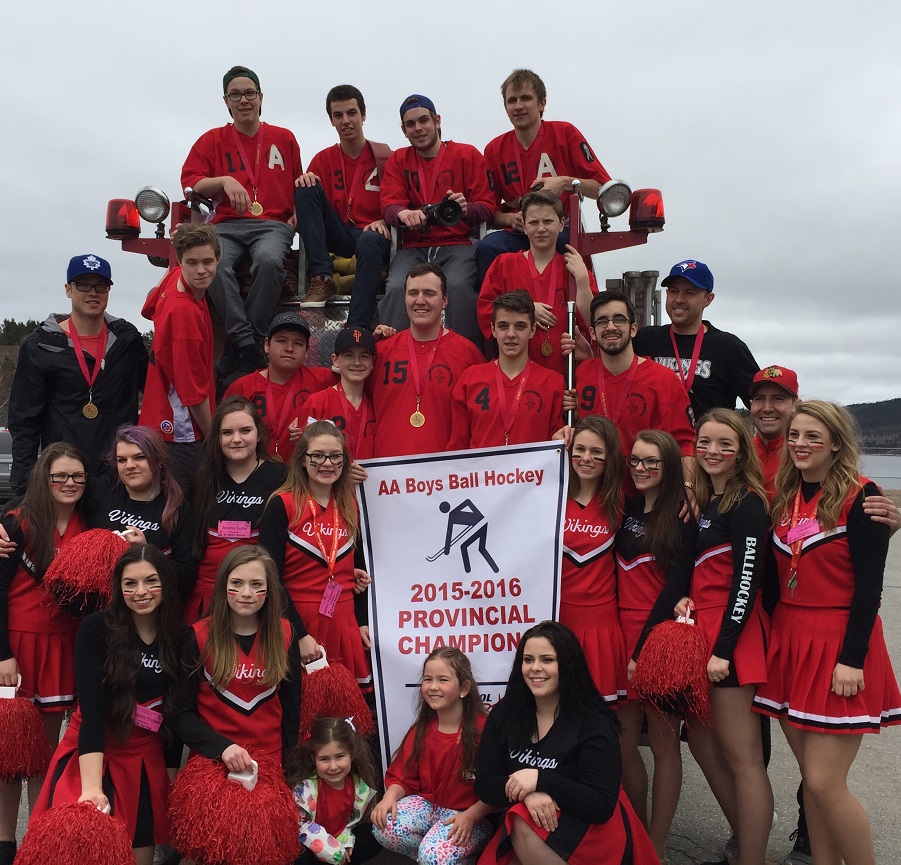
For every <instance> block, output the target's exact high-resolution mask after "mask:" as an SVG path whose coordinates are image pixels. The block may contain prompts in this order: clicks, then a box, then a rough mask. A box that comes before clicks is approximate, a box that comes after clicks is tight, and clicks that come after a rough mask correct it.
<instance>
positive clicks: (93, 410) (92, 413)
mask: <svg viewBox="0 0 901 865" xmlns="http://www.w3.org/2000/svg"><path fill="white" fill-rule="evenodd" d="M81 413H82V414H83V415H84V416H85V417H86V418H87V419H88V420H93V419H94V418H95V417H97V415H98V414H99V413H100V410H99V409H98V408H97V406H95V405H94V403H92V402H87V403H85V404H84V407H83V408H82V410H81Z"/></svg>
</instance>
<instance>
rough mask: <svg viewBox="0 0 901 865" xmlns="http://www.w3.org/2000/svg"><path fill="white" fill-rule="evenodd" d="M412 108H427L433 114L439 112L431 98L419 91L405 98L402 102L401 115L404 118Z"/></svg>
mask: <svg viewBox="0 0 901 865" xmlns="http://www.w3.org/2000/svg"><path fill="white" fill-rule="evenodd" d="M412 108H426V109H428V110H429V111H431V112H432V114H437V113H438V112H437V111H436V110H435V103H434V102H432V100H431V99H429V97H428V96H420V95H419V94H418V93H414V94H413V95H412V96H408V97H407V98H406V99H404V101H403V102H401V104H400V116H401V119H402V120H403V116H404V115H405V114H406V113H407V112H408V111H409V110H410V109H412Z"/></svg>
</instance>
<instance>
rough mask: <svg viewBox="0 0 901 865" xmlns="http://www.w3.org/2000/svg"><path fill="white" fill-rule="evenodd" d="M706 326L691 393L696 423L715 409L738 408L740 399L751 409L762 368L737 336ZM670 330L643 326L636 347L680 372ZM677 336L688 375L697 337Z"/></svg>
mask: <svg viewBox="0 0 901 865" xmlns="http://www.w3.org/2000/svg"><path fill="white" fill-rule="evenodd" d="M704 324H705V325H706V326H707V332H706V333H705V334H704V340H703V342H702V343H701V353H700V355H699V356H698V364H697V367H696V372H695V378H694V381H693V382H692V386H691V391H690V392H689V394H688V398H689V400H690V401H691V408H692V410H693V411H694V414H695V421H697V420H699V419H700V417H701V415H702V414H704V412H706V411H709V410H710V409H712V408H735V402H736V400H738V399H740V400H741V401H742V402H743V403H744V404H745V405H746V406H747V407H748V408H750V403H749V391H750V389H751V383H752V382H753V381H754V376H755V375H756V374H757V372H758V370H759V369H760V367H759V366H758V365H757V361H756V360H754V355H752V354H751V350H750V349H749V348H748V347H747V346H746V345H745V344H744V343H743V342H742V341H741V340H740V339H739V338H738V337H737V336H735V334H732V333H726V331H724V330H718V329H717V328H715V327H714V326H713V325H712V324H711V323H710V322H709V321H705V322H704ZM670 329H671V325H668V324H666V325H650V326H648V327H643V328H641V330H639V331H638V333H637V334H636V335H635V339H633V340H632V348H633V349H634V350H635V353H636V354H639V355H642V356H643V357H650V358H651V359H652V360H656V361H657V363H659V364H662V365H663V366H665V367H667V369H671V370H673V371H676V355H675V353H674V352H673V343H672V340H671V339H670ZM675 336H676V345H677V346H678V348H679V358H680V360H681V361H682V372H683V375H685V376H687V375H688V368H689V366H690V365H691V356H692V352H693V351H694V347H695V335H694V334H688V335H685V334H678V333H677V334H676V335H675ZM677 374H678V373H677Z"/></svg>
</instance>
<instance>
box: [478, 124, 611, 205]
mask: <svg viewBox="0 0 901 865" xmlns="http://www.w3.org/2000/svg"><path fill="white" fill-rule="evenodd" d="M485 161H486V162H487V163H488V171H489V173H490V175H491V185H492V188H493V189H494V192H495V194H496V195H497V198H498V202H499V203H500V204H502V205H503V207H502V209H503V210H505V211H507V212H512V211H516V210H519V206H518V205H517V206H515V207H513V206H511V205H510V202H514V201H516V199H518V198H521V197H522V196H523V195H525V194H526V193H527V192H528V191H529V187H530V186H531V185H532V184H533V183H534V182H535V180H536V179H537V178H539V177H561V176H568V177H579V178H585V179H588V180H596V181H597V182H598V183H601V184H603V183H606V182H607V181H608V180H609V179H610V175H609V174H607V171H606V169H605V168H604V166H603V165H601V163H600V162H598V159H597V157H596V156H595V155H594V151H592V149H591V147H590V146H589V144H588V142H587V141H586V140H585V136H584V135H582V133H581V132H579V130H578V129H576V127H575V126H573V125H572V123H567V122H566V121H563V120H543V121H542V122H541V129H540V130H539V132H538V135H537V136H536V138H535V140H534V141H533V142H532V143H531V145H529V149H528V150H525V149H524V148H523V146H522V145H521V144H520V143H519V139H517V137H516V132H515V131H514V130H512V129H511V130H510V131H509V132H505V133H504V134H503V135H498V137H497V138H495V139H493V140H492V141H489V142H488V146H487V147H486V148H485ZM571 195H572V193H571V192H564V193H563V195H562V196H561V198H562V199H563V206H564V207H566V205H567V203H568V202H569V197H570V196H571Z"/></svg>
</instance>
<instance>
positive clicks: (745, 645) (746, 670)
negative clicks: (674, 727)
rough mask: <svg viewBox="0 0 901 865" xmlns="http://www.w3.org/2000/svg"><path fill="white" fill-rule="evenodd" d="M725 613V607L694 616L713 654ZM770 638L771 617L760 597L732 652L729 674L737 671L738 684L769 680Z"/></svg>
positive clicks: (707, 609) (709, 609) (711, 609)
mask: <svg viewBox="0 0 901 865" xmlns="http://www.w3.org/2000/svg"><path fill="white" fill-rule="evenodd" d="M725 611H726V608H725V606H717V607H705V608H704V609H703V610H695V611H694V614H693V615H694V618H695V621H696V623H697V625H698V626H699V627H700V628H701V629H702V630H703V631H704V634H705V635H706V637H707V644H708V645H709V646H710V652H711V654H713V647H714V646H715V645H716V641H717V640H718V639H719V636H720V628H721V627H722V624H723V613H724V612H725ZM768 639H769V618H768V616H767V614H766V613H765V612H764V611H763V604H762V603H761V602H760V598H759V597H758V599H757V603H755V604H754V606H753V608H752V609H751V612H750V613H748V619H747V621H746V622H745V626H744V628H742V632H741V636H740V637H739V638H738V642H737V643H736V644H735V651H733V653H732V663H731V664H730V665H729V672H730V673H732V672H734V673H735V675H736V676H738V683H739V685H760V684H762V683H763V682H765V681H766V672H767V665H766V653H767V641H768Z"/></svg>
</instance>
